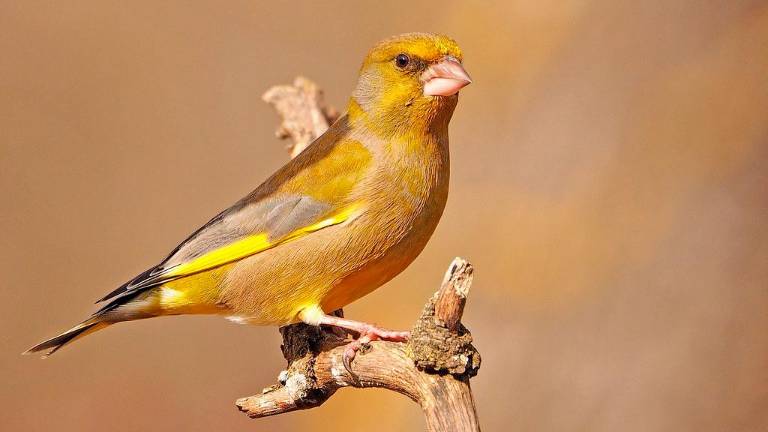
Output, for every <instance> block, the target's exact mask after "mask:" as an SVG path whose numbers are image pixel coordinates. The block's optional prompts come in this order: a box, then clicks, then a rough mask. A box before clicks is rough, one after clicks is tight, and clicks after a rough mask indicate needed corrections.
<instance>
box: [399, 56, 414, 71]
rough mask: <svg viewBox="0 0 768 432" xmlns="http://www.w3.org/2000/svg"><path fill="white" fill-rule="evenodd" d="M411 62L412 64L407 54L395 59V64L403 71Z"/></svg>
mask: <svg viewBox="0 0 768 432" xmlns="http://www.w3.org/2000/svg"><path fill="white" fill-rule="evenodd" d="M410 62H411V59H410V58H409V57H408V56H407V55H405V54H398V55H397V57H395V64H396V65H397V67H399V68H400V69H403V68H404V67H406V66H408V63H410Z"/></svg>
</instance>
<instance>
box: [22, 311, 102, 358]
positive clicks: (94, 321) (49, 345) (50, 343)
mask: <svg viewBox="0 0 768 432" xmlns="http://www.w3.org/2000/svg"><path fill="white" fill-rule="evenodd" d="M110 324H112V323H110V322H107V321H102V320H100V319H99V317H92V318H90V319H87V320H85V321H83V322H81V323H80V324H78V325H76V326H74V327H72V328H71V329H69V330H67V331H65V332H64V333H62V334H60V335H58V336H56V337H52V338H50V339H48V340H47V341H44V342H40V343H39V344H37V345H35V346H33V347H32V348H30V349H28V350H26V351H25V352H23V353H22V354H23V355H28V354H34V353H38V352H41V351H44V353H43V358H45V357H48V356H49V355H51V354H53V353H55V352H56V351H58V350H59V349H60V348H61V347H63V346H64V345H67V344H68V343H70V342H73V341H75V340H77V339H80V338H81V337H83V336H85V335H88V334H91V333H93V332H95V331H98V330H101V329H103V328H105V327H107V326H108V325H110Z"/></svg>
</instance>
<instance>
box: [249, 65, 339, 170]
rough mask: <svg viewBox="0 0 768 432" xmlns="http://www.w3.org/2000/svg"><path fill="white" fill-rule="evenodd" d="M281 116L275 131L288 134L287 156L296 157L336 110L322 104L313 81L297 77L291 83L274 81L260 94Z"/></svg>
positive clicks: (327, 123) (333, 116)
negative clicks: (279, 83) (272, 85)
mask: <svg viewBox="0 0 768 432" xmlns="http://www.w3.org/2000/svg"><path fill="white" fill-rule="evenodd" d="M261 99H262V100H263V101H264V102H267V103H268V104H270V105H272V106H273V107H274V108H275V110H276V111H277V113H278V115H279V116H280V118H281V119H282V121H281V123H280V126H279V127H278V128H277V131H276V132H275V135H276V136H277V137H278V138H280V139H286V138H290V139H291V141H292V143H291V144H289V146H288V151H289V152H290V154H291V157H292V158H293V157H296V155H297V154H299V153H301V151H302V150H304V149H305V148H306V147H307V146H308V145H309V144H310V143H312V141H314V140H315V138H317V137H319V136H320V135H322V134H323V132H325V130H326V129H328V126H330V125H331V124H333V122H335V121H336V119H337V118H338V117H339V113H338V111H336V110H335V109H334V108H333V107H330V106H328V105H326V104H325V100H324V99H323V92H322V90H320V88H319V87H318V86H317V84H315V83H314V82H313V81H311V80H308V79H307V78H304V77H297V78H296V79H295V80H294V81H293V84H292V85H278V86H274V87H272V88H270V89H269V90H267V91H266V92H265V93H264V95H262V96H261Z"/></svg>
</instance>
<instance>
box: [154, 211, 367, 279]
mask: <svg viewBox="0 0 768 432" xmlns="http://www.w3.org/2000/svg"><path fill="white" fill-rule="evenodd" d="M360 208H361V205H360V204H359V203H354V204H352V205H349V206H347V207H345V208H343V209H342V210H341V211H339V212H337V213H335V214H332V215H331V216H329V217H327V218H325V219H323V220H321V221H319V222H316V223H314V224H312V225H308V226H305V227H301V228H299V229H297V230H296V231H293V232H291V233H289V234H288V235H286V236H284V237H282V238H280V239H277V240H275V241H270V239H269V235H268V234H267V233H258V234H254V235H251V236H248V237H246V238H244V239H241V240H238V241H235V242H233V243H230V244H228V245H226V246H223V247H220V248H218V249H215V250H212V251H210V252H208V253H206V254H204V255H202V256H199V257H197V258H195V259H193V260H191V261H189V262H186V263H183V264H179V265H178V266H176V267H173V268H171V269H170V271H169V272H168V273H167V276H168V277H171V278H180V277H184V276H189V275H192V274H195V273H200V272H204V271H207V270H210V269H213V268H216V267H219V266H222V265H224V264H229V263H231V262H234V261H238V260H241V259H243V258H246V257H249V256H251V255H255V254H257V253H259V252H263V251H265V250H267V249H271V248H273V247H275V246H278V245H280V244H283V243H287V242H289V241H291V240H295V239H297V238H299V237H303V236H304V235H306V234H309V233H312V232H315V231H318V230H321V229H323V228H326V227H329V226H332V225H338V224H340V223H343V222H346V221H348V220H350V219H352V218H354V217H355V216H356V215H357V214H358V210H360Z"/></svg>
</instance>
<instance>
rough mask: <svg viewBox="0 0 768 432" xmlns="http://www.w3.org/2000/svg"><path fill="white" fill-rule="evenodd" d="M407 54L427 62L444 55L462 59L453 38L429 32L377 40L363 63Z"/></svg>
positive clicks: (387, 59)
mask: <svg viewBox="0 0 768 432" xmlns="http://www.w3.org/2000/svg"><path fill="white" fill-rule="evenodd" d="M400 53H403V54H408V55H410V56H412V57H418V58H420V59H422V60H424V61H427V62H433V61H437V60H440V59H441V58H443V57H445V56H453V57H456V58H457V59H458V60H459V61H461V60H462V54H461V49H460V48H459V46H458V45H457V44H456V41H454V40H453V39H451V38H449V37H447V36H443V35H437V34H431V33H406V34H402V35H399V36H393V37H391V38H388V39H385V40H383V41H381V42H379V43H378V44H377V45H376V46H375V47H373V49H371V51H370V52H369V53H368V57H366V59H365V64H370V63H374V62H381V61H389V60H391V59H393V58H395V56H397V55H398V54H400Z"/></svg>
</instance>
